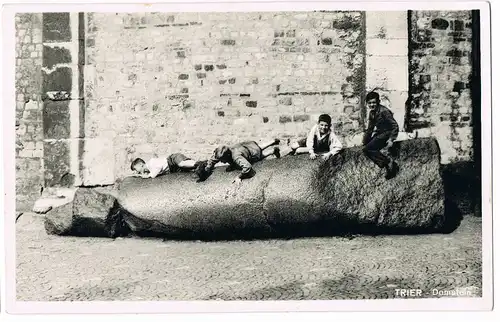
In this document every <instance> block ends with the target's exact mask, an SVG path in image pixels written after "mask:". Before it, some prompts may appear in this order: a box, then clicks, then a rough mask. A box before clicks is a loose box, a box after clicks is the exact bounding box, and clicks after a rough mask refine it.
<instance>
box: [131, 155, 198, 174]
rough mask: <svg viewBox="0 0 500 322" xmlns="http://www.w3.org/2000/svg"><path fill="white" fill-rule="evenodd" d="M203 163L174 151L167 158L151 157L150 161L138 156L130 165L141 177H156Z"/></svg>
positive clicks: (192, 167)
mask: <svg viewBox="0 0 500 322" xmlns="http://www.w3.org/2000/svg"><path fill="white" fill-rule="evenodd" d="M201 163H202V162H200V161H198V162H196V161H194V160H192V159H190V158H188V157H186V156H185V155H184V154H181V153H174V154H171V155H169V156H168V157H166V158H151V159H150V160H149V161H148V162H144V160H143V159H141V158H137V159H135V160H134V161H133V162H132V164H131V165H130V169H131V170H132V171H134V172H135V173H136V176H139V177H141V178H156V177H158V176H161V175H164V174H166V173H174V172H179V171H191V170H194V169H196V167H197V166H198V165H199V164H201Z"/></svg>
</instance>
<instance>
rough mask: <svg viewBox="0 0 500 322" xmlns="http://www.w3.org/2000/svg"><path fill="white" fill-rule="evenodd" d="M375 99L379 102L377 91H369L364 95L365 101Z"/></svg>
mask: <svg viewBox="0 0 500 322" xmlns="http://www.w3.org/2000/svg"><path fill="white" fill-rule="evenodd" d="M372 99H376V100H377V102H380V95H378V93H377V92H370V93H368V94H367V95H366V99H365V101H366V102H368V101H369V100H372Z"/></svg>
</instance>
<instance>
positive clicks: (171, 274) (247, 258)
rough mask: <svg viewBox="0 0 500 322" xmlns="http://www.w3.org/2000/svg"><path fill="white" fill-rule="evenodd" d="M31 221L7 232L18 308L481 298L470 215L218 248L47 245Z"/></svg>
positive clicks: (477, 235) (73, 240)
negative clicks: (401, 228) (428, 230)
mask: <svg viewBox="0 0 500 322" xmlns="http://www.w3.org/2000/svg"><path fill="white" fill-rule="evenodd" d="M41 219H42V218H40V217H36V216H30V215H29V214H24V215H23V216H22V217H21V218H20V220H19V221H18V223H17V224H16V243H15V245H16V299H17V300H18V301H51V302H61V301H169V300H174V301H190V300H335V299H338V300H341V299H351V300H354V299H387V298H389V299H400V300H401V299H403V300H404V299H405V298H401V297H398V296H397V294H396V291H395V289H396V288H399V289H404V288H420V289H421V290H422V297H423V298H447V297H462V298H466V297H472V298H479V297H481V296H482V295H484V294H483V292H482V290H483V289H482V282H483V279H482V268H483V265H482V251H481V243H482V238H481V237H482V233H481V218H477V217H472V216H467V217H465V218H464V221H463V223H462V224H461V225H460V227H458V229H457V230H455V231H454V232H452V233H450V234H426V235H404V236H400V235H380V236H351V237H350V238H343V237H322V238H301V239H270V240H258V241H220V242H196V241H193V242H190V241H182V242H178V241H171V240H166V241H161V239H151V238H141V239H139V238H117V239H108V238H92V237H91V238H79V237H72V236H67V237H60V236H51V235H47V234H46V233H45V232H44V230H43V220H41ZM434 289H437V290H440V291H444V290H447V291H452V290H453V291H459V290H460V291H462V293H460V294H455V295H453V294H450V295H443V294H442V293H441V294H433V293H432V290H434ZM406 299H409V298H406ZM84 309H85V308H84ZM84 309H83V310H84ZM82 313H83V312H82Z"/></svg>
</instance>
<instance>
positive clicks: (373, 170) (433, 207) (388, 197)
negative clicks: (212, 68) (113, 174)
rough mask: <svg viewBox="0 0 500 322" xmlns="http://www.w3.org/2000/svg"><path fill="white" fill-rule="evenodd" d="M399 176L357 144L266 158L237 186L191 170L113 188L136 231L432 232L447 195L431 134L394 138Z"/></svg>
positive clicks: (219, 234)
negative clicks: (326, 154)
mask: <svg viewBox="0 0 500 322" xmlns="http://www.w3.org/2000/svg"><path fill="white" fill-rule="evenodd" d="M394 153H395V154H396V160H397V161H398V162H399V163H400V167H401V171H400V173H399V175H398V176H397V177H396V178H394V179H392V180H389V181H388V180H386V179H385V178H383V174H384V173H383V171H381V170H380V169H378V168H377V167H376V166H375V165H374V164H372V163H371V161H369V160H368V159H367V158H366V157H365V156H364V155H363V154H362V152H361V150H360V149H359V148H351V149H346V150H345V151H344V152H343V153H342V154H341V155H339V156H337V157H336V158H333V159H332V160H330V161H327V162H326V163H321V162H320V161H317V162H316V161H311V160H309V159H308V157H307V155H306V156H293V157H284V158H282V159H279V160H276V159H275V160H265V161H263V162H261V163H258V164H257V165H256V166H255V170H256V171H257V175H256V176H255V177H254V178H252V179H250V180H245V181H243V183H242V184H241V185H240V186H237V185H234V184H231V181H232V180H233V179H234V177H235V176H236V174H235V173H227V172H225V171H224V168H219V169H217V170H215V171H214V173H213V175H212V176H211V177H210V178H209V179H208V180H207V181H205V182H203V183H196V182H195V180H194V179H193V178H192V177H191V175H190V174H169V175H166V176H163V177H158V178H156V179H153V180H145V179H140V178H127V179H125V180H123V181H122V182H121V183H120V184H119V186H118V188H117V189H118V196H117V198H118V200H119V203H120V205H121V206H122V207H123V208H124V209H125V210H126V212H124V221H125V222H126V223H127V224H128V225H129V227H130V229H131V230H132V231H134V232H136V233H138V234H140V235H142V234H147V233H159V234H163V235H167V236H170V237H175V238H183V237H188V238H189V237H193V238H244V237H264V236H281V235H282V236H297V235H307V234H337V233H345V232H346V231H359V232H365V233H366V232H378V231H385V232H399V231H406V232H416V231H421V232H423V231H437V230H439V229H441V228H442V227H443V225H444V219H445V218H444V215H445V208H444V207H445V202H444V201H445V200H444V199H445V198H444V197H445V196H444V190H443V183H442V180H441V175H440V163H439V158H440V154H439V147H438V145H437V142H436V141H435V140H433V139H415V140H411V141H403V142H397V143H396V145H395V150H394Z"/></svg>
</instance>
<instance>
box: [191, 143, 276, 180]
mask: <svg viewBox="0 0 500 322" xmlns="http://www.w3.org/2000/svg"><path fill="white" fill-rule="evenodd" d="M279 142H280V140H279V139H275V140H273V141H271V142H266V143H264V144H258V143H257V142H255V141H245V142H241V143H238V144H235V145H232V146H227V145H222V146H220V147H218V148H217V149H215V151H214V153H213V154H212V157H211V158H210V160H208V161H207V163H206V165H205V166H204V165H203V164H200V165H199V166H198V167H197V169H196V170H195V172H196V174H197V175H198V181H197V182H201V181H205V180H206V179H207V178H208V177H209V176H210V174H211V173H212V171H213V168H214V167H215V165H216V164H217V163H219V162H223V163H228V164H229V166H228V167H227V168H226V172H229V171H233V170H236V169H240V170H241V173H240V174H239V175H238V177H237V178H236V179H234V181H233V183H240V182H241V180H242V179H247V178H251V177H253V176H254V175H255V170H254V169H253V168H252V164H254V163H256V162H258V161H261V160H263V159H265V158H267V157H268V156H270V155H274V156H276V158H280V156H281V155H280V149H279V147H277V146H275V147H274V148H273V149H269V150H267V151H266V149H267V148H269V147H271V146H273V145H277V144H279Z"/></svg>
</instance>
